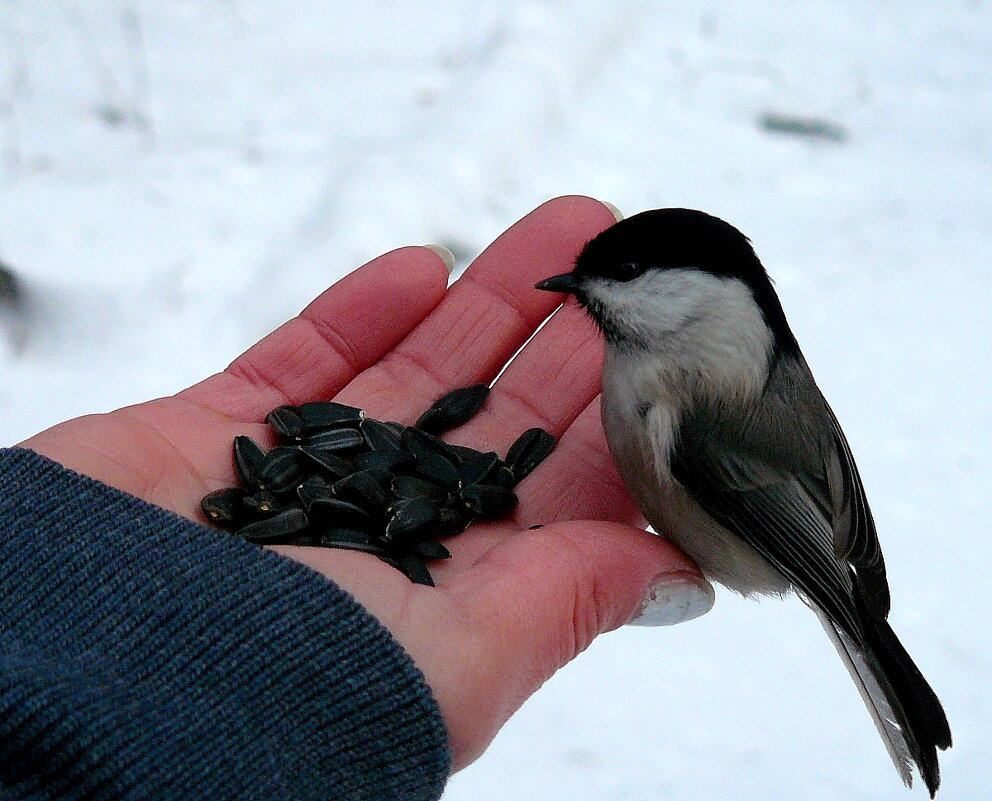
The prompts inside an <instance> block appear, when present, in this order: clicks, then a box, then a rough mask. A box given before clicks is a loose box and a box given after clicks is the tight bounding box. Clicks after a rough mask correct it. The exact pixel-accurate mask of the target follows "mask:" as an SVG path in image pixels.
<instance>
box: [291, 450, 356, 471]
mask: <svg viewBox="0 0 992 801" xmlns="http://www.w3.org/2000/svg"><path fill="white" fill-rule="evenodd" d="M300 450H301V452H302V453H303V455H304V456H307V457H309V458H310V460H311V461H312V462H314V463H315V464H316V465H317V466H318V467H320V468H322V469H323V470H324V471H325V472H327V473H329V474H330V475H332V476H334V478H344V477H345V476H347V475H351V473H352V471H353V470H354V469H355V468H354V466H353V465H352V464H351V462H349V461H348V460H347V459H342V458H341V457H340V456H335V455H334V454H333V453H330V452H328V451H322V450H317V449H315V448H309V447H307V446H306V445H304V446H303V447H302V448H301V449H300Z"/></svg>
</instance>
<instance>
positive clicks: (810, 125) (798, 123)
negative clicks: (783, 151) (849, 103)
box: [758, 111, 847, 142]
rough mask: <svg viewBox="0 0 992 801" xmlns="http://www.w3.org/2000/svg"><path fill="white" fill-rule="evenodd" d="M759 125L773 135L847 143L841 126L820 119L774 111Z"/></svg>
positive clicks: (764, 116) (762, 118)
mask: <svg viewBox="0 0 992 801" xmlns="http://www.w3.org/2000/svg"><path fill="white" fill-rule="evenodd" d="M758 124H759V125H760V126H761V128H762V129H763V130H766V131H770V132H771V133H779V134H788V135H790V136H802V137H805V138H806V139H819V140H822V141H828V142H846V141H847V131H846V130H845V129H844V128H843V127H842V126H840V125H838V124H837V123H834V122H830V121H829V120H824V119H820V118H818V117H796V116H793V115H791V114H779V113H776V112H773V111H769V112H766V113H764V114H762V115H761V117H760V118H759V120H758Z"/></svg>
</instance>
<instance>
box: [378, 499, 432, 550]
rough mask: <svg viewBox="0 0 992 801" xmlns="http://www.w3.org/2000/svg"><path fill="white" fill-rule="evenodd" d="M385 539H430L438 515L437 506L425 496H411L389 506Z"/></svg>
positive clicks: (410, 540) (401, 540)
mask: <svg viewBox="0 0 992 801" xmlns="http://www.w3.org/2000/svg"><path fill="white" fill-rule="evenodd" d="M388 514H389V522H388V523H386V534H385V539H386V540H393V541H396V542H418V541H420V540H425V539H430V538H431V537H432V536H433V534H434V529H435V528H436V527H437V524H438V521H439V520H440V515H439V513H438V509H437V506H435V505H434V503H433V502H431V501H429V500H427V498H411V499H409V500H406V499H404V500H401V501H397V502H396V503H394V504H393V505H392V506H391V507H390V508H389V512H388Z"/></svg>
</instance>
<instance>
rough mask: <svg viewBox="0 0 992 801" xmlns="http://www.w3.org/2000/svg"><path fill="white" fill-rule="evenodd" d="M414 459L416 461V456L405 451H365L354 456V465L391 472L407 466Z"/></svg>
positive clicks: (364, 468)
mask: <svg viewBox="0 0 992 801" xmlns="http://www.w3.org/2000/svg"><path fill="white" fill-rule="evenodd" d="M414 461H416V457H414V455H413V454H411V453H407V452H406V451H396V450H392V451H390V450H382V451H367V452H366V453H360V454H358V456H356V457H355V467H356V468H358V469H359V470H373V469H380V470H388V471H390V472H391V471H393V470H397V469H399V468H402V467H409V466H410V465H412V464H413V463H414Z"/></svg>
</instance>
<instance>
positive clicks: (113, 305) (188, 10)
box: [0, 0, 992, 801]
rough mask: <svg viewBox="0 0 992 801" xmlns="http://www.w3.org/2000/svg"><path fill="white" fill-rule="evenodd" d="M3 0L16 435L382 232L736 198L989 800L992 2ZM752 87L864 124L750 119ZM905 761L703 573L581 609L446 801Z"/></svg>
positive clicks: (191, 372) (145, 369)
mask: <svg viewBox="0 0 992 801" xmlns="http://www.w3.org/2000/svg"><path fill="white" fill-rule="evenodd" d="M288 8H291V12H289V13H288V12H287V5H286V4H284V3H277V2H274V1H273V0H255V2H247V1H245V2H239V1H238V0H188V1H187V2H166V3H144V4H142V3H140V2H139V0H93V1H92V2H85V3H84V2H51V1H46V0H33V1H32V2H26V1H25V0H20V1H18V0H8V2H5V3H3V4H2V5H0V259H2V260H4V261H6V262H7V263H9V264H10V265H12V266H13V267H14V268H15V269H16V271H17V273H18V275H19V276H20V278H21V279H22V281H23V282H24V286H25V289H26V295H27V299H28V303H27V307H26V308H24V309H21V310H17V309H13V308H11V307H9V306H4V305H2V301H0V444H2V445H7V444H13V443H15V442H17V441H18V440H20V439H21V438H23V437H25V436H27V435H29V434H31V433H33V432H34V431H36V430H38V429H40V428H43V427H46V426H48V425H50V424H52V423H55V422H57V421H59V420H62V419H65V418H67V417H70V416H75V415H79V414H83V413H86V412H93V411H102V410H108V409H111V408H115V407H117V406H120V405H122V404H125V403H130V402H135V401H139V400H143V399H146V398H148V397H151V396H155V395H161V394H167V393H171V392H174V391H176V390H178V389H180V388H182V387H183V386H186V385H187V384H189V383H192V382H193V381H195V380H198V379H199V378H201V377H203V376H205V375H206V374H208V373H210V372H213V371H215V370H217V369H220V368H222V367H223V366H224V365H226V364H227V363H228V362H229V361H230V360H231V359H232V358H233V357H234V356H235V355H237V353H239V352H240V351H241V350H243V349H244V348H245V347H247V346H248V345H249V344H251V343H252V342H253V341H254V340H255V339H257V338H258V337H259V336H261V335H262V334H264V333H265V332H266V331H267V330H269V329H270V328H271V327H272V326H274V325H275V324H277V323H278V322H280V321H282V320H283V319H285V318H287V317H289V316H290V315H292V314H294V313H295V312H296V311H297V310H298V309H299V308H300V307H302V306H303V305H304V304H305V303H306V302H307V301H308V300H309V299H310V298H311V297H313V296H314V295H315V294H317V293H318V292H319V291H320V290H321V289H322V288H323V287H325V286H326V285H328V284H330V283H332V282H333V281H334V280H335V279H336V278H337V277H339V276H341V275H343V274H344V273H346V272H348V271H349V270H351V269H352V268H353V267H355V266H357V265H358V264H360V263H362V262H363V261H365V260H367V259H368V258H370V257H372V256H374V255H376V254H378V253H380V252H383V251H385V250H388V249H390V248H393V247H396V246H400V245H405V244H416V243H423V242H442V243H445V244H447V245H448V246H449V247H451V248H452V249H453V250H454V251H455V252H456V254H457V255H458V256H459V259H460V261H461V262H462V263H464V262H465V261H467V260H468V259H470V258H471V257H472V255H474V254H475V253H477V252H478V251H479V250H480V249H481V248H482V247H483V246H485V245H486V244H487V243H488V242H489V241H490V240H491V239H492V238H493V237H494V236H495V235H496V234H498V233H499V232H501V231H502V230H503V229H505V228H506V227H507V226H508V225H509V224H511V223H512V222H513V221H515V220H516V219H518V218H519V217H520V216H522V215H523V214H524V213H526V212H527V211H529V210H530V209H531V208H533V207H534V206H536V205H537V204H538V203H540V202H542V201H543V200H545V199H547V198H549V197H552V196H555V195H559V194H568V193H583V194H590V195H594V196H597V197H601V198H604V199H607V200H610V201H612V202H614V203H616V204H617V205H618V206H619V207H620V208H621V209H623V210H624V211H626V212H627V213H628V214H632V213H635V212H636V211H639V210H642V209H645V208H651V207H657V206H666V205H683V206H693V207H698V208H703V209H706V210H707V211H710V212H712V213H714V214H717V215H719V216H722V217H725V218H727V219H729V220H730V221H732V222H733V223H734V224H736V225H737V226H738V227H740V228H741V229H742V230H743V231H745V232H746V233H747V234H748V235H749V236H750V237H751V238H752V240H753V241H754V243H755V245H756V247H757V250H758V252H759V254H760V255H761V257H762V259H763V261H764V262H765V264H766V266H767V267H768V268H769V270H770V272H771V273H772V275H773V277H774V278H775V279H776V281H777V286H778V289H779V292H780V295H781V297H782V300H783V303H784V305H785V307H786V311H787V313H788V314H789V316H790V320H791V322H792V324H793V327H794V329H795V330H796V333H797V336H798V338H799V340H800V342H801V343H802V344H803V348H804V351H805V353H806V355H807V358H808V359H809V361H810V363H811V365H812V366H813V368H814V370H815V372H816V375H817V378H818V380H819V383H820V385H821V387H822V388H823V390H824V392H825V394H826V396H827V397H828V398H829V399H830V401H831V403H832V404H833V406H834V409H835V411H836V412H837V414H838V416H839V418H840V419H841V421H842V423H843V424H844V428H845V431H846V432H847V435H848V438H849V440H850V441H851V444H852V447H853V449H854V451H855V453H856V454H857V456H858V462H859V465H860V468H861V472H862V476H863V478H864V481H865V484H866V485H867V488H868V491H869V497H870V498H871V501H872V506H873V510H874V512H875V516H876V520H877V522H878V526H879V530H880V532H881V536H882V542H883V545H884V546H885V548H886V557H887V562H888V565H889V575H890V583H891V585H892V594H893V598H894V604H893V613H892V616H891V621H892V622H893V625H894V628H895V629H896V631H897V632H898V633H899V634H900V636H901V638H902V639H903V641H904V643H905V644H906V645H907V647H908V649H909V651H910V652H911V653H912V654H913V655H914V657H915V658H916V659H917V661H918V662H919V664H920V665H921V667H922V669H923V671H924V673H925V674H926V675H927V676H928V678H929V679H930V680H931V682H932V683H933V684H934V686H935V687H936V689H937V690H938V692H939V694H940V696H941V698H942V699H943V701H944V703H945V706H946V708H947V711H948V716H949V718H950V720H951V725H952V729H953V731H954V736H955V743H956V746H955V748H954V749H952V750H951V751H950V752H948V753H947V754H946V755H945V756H944V757H943V760H942V762H943V770H944V776H945V781H944V787H943V790H942V793H941V795H940V798H941V799H942V801H952V800H953V799H961V800H962V801H963V800H965V799H967V800H968V801H974V800H975V799H980V798H988V797H990V791H989V788H990V786H992V781H990V779H992V768H990V767H989V761H990V756H989V752H990V746H992V736H990V723H992V720H990V714H989V713H990V708H989V707H990V702H989V700H988V689H989V687H990V686H992V638H990V631H992V624H990V623H989V620H988V614H989V610H990V607H992V603H990V602H992V597H990V595H992V593H990V585H992V583H990V580H989V574H990V563H992V544H990V542H992V539H990V538H989V537H988V536H987V531H988V527H989V522H988V521H989V518H990V512H992V508H990V506H992V504H990V480H989V476H990V475H992V464H990V451H992V447H990V446H992V442H990V430H992V402H990V397H992V387H990V361H992V346H990V344H992V341H990V335H989V328H990V326H989V323H990V309H992V289H990V281H989V279H990V264H992V236H990V232H992V193H990V190H989V183H990V180H992V126H990V111H989V109H990V107H992V17H990V10H989V8H988V4H987V3H982V2H979V1H978V0H974V1H973V2H964V0H956V1H954V2H952V1H948V2H944V3H941V4H934V3H930V2H922V1H921V0H913V1H912V2H910V1H908V0H907V1H906V2H901V3H896V2H891V1H890V2H881V1H878V2H870V3H866V2H864V0H859V1H858V2H855V1H854V0H836V1H835V2H811V1H810V0H789V1H788V2H786V1H785V0H782V1H780V2H776V3H773V2H729V0H727V1H725V2H715V1H714V2H684V3H679V4H667V3H650V2H647V1H646V0H645V1H644V2H636V1H629V2H614V3H578V2H576V3H567V2H528V1H527V0H508V1H507V2H502V3H496V2H489V3H486V2H481V0H474V1H473V0H456V1H455V2H445V3H440V2H434V3H430V2H406V3H399V2H387V1H386V0H379V2H367V3H361V4H348V5H344V4H336V3H335V4H331V3H321V2H317V1H316V0H311V1H310V2H298V3H294V4H290V6H288ZM766 113H779V114H787V115H795V116H806V117H814V118H819V119H823V120H826V121H829V122H831V123H833V124H835V125H838V126H841V127H842V128H843V130H844V131H845V132H846V137H845V138H844V141H840V142H837V141H830V140H818V139H815V138H812V137H809V136H793V135H786V134H782V133H774V132H770V131H768V130H766V129H765V128H764V127H763V126H762V125H761V123H760V120H761V117H762V115H763V114H766ZM913 797H916V798H925V797H926V794H925V792H924V791H923V790H922V789H920V787H917V788H916V791H915V794H910V793H907V792H906V791H905V790H904V789H903V788H902V787H901V785H900V784H899V782H898V779H897V777H896V775H895V773H894V771H893V769H892V767H891V765H890V764H889V762H888V759H887V757H886V755H885V753H884V750H883V748H882V745H881V743H880V742H879V740H878V737H877V734H876V733H875V730H874V727H873V726H872V725H871V722H870V721H869V719H868V717H867V714H866V713H865V711H864V710H863V707H862V704H861V700H860V698H859V697H858V694H857V692H856V690H855V689H854V686H853V685H852V683H851V681H850V679H849V678H848V677H847V675H846V672H845V671H844V669H843V667H842V665H841V663H840V661H839V659H838V658H837V656H836V655H835V654H834V652H833V650H832V646H831V645H830V644H829V643H828V641H827V639H826V637H825V636H824V635H823V633H822V631H821V630H820V628H819V624H818V623H817V622H816V621H815V619H814V617H813V615H811V614H810V613H809V612H808V610H806V609H805V608H804V607H803V606H802V605H801V604H800V603H799V602H797V601H795V600H792V601H788V602H784V603H780V602H775V601H765V602H763V603H761V604H755V603H750V602H745V601H742V600H740V599H738V598H736V597H733V596H731V595H729V594H728V593H726V592H720V593H719V595H718V599H717V604H716V607H715V609H714V610H713V611H712V613H711V614H709V615H707V616H706V617H704V618H702V619H700V620H698V621H695V622H692V623H690V624H686V625H684V626H678V627H674V628H672V629H660V630H639V629H631V630H622V631H620V632H616V633H613V634H610V635H607V636H604V637H602V638H601V639H600V640H598V641H597V642H596V643H595V644H594V645H593V647H592V648H591V649H590V650H589V652H587V653H586V654H585V655H584V656H583V657H581V658H580V659H579V660H578V661H577V662H576V663H574V664H573V665H570V666H569V667H568V668H566V669H565V670H563V671H562V672H561V673H560V674H559V675H558V676H556V677H555V678H554V679H553V680H552V681H551V682H549V683H548V684H547V685H546V686H545V688H543V689H542V690H541V691H540V692H539V693H538V694H537V695H536V696H535V697H534V698H533V699H532V700H531V701H530V702H529V703H528V704H527V705H526V706H525V707H524V709H523V710H522V711H521V712H520V714H519V715H517V716H516V717H515V718H514V719H513V720H512V721H511V722H510V723H509V724H508V725H507V726H506V728H505V729H504V730H503V731H502V732H501V734H500V735H499V737H498V738H497V740H496V742H495V744H494V745H493V747H492V748H491V749H490V750H489V752H487V754H486V755H485V756H483V757H482V759H480V760H479V761H478V762H477V763H476V764H475V765H473V766H472V767H470V768H469V769H467V770H465V771H464V772H462V773H461V774H459V775H458V776H456V777H455V778H454V779H453V780H452V781H451V783H450V785H449V788H448V790H447V792H446V794H445V800H446V801H469V800H471V801H489V799H493V800H495V799H507V798H521V799H523V798H543V799H549V800H550V799H570V800H574V801H581V800H582V799H597V801H604V799H605V800H614V799H616V800H618V801H619V800H623V801H626V800H627V799H673V800H678V801H682V800H683V799H684V800H685V801H688V800H689V799H723V798H728V799H729V798H733V799H765V798H774V799H779V800H780V801H793V800H795V801H800V800H801V801H833V800H834V799H837V800H838V801H839V800H840V799H843V801H858V800H859V799H872V801H877V800H878V799H902V798H913Z"/></svg>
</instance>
